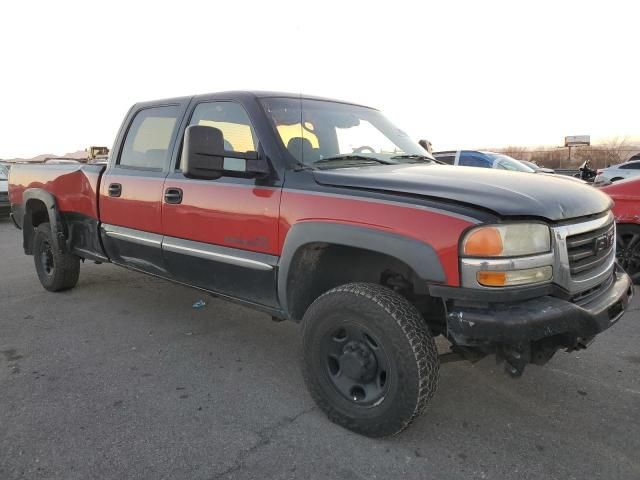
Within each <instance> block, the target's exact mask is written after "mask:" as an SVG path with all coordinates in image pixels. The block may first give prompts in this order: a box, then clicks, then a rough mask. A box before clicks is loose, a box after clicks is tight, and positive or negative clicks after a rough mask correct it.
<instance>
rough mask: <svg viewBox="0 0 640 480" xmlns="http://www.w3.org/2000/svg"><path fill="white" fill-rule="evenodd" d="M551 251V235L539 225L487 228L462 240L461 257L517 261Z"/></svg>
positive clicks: (542, 225)
mask: <svg viewBox="0 0 640 480" xmlns="http://www.w3.org/2000/svg"><path fill="white" fill-rule="evenodd" d="M550 250H551V232H550V230H549V227H548V226H546V225H544V224H542V223H511V224H505V225H487V226H481V227H477V228H474V229H473V230H471V231H469V232H468V233H467V234H466V235H465V237H464V239H463V240H462V255H463V256H465V257H483V258H487V257H519V256H523V255H536V254H539V253H545V252H548V251H550Z"/></svg>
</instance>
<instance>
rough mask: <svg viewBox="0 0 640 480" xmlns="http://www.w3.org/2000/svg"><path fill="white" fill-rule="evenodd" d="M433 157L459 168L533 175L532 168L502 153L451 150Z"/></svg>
mask: <svg viewBox="0 0 640 480" xmlns="http://www.w3.org/2000/svg"><path fill="white" fill-rule="evenodd" d="M433 156H434V157H435V158H436V159H437V160H441V161H443V162H444V163H447V164H449V165H456V166H460V167H480V168H498V169H500V170H511V171H514V172H526V173H535V170H534V169H533V168H531V167H528V166H527V165H524V164H523V163H521V162H520V161H519V160H516V159H515V158H511V157H510V156H508V155H504V154H502V153H493V152H482V151H479V150H457V151H456V150H453V151H446V152H434V154H433Z"/></svg>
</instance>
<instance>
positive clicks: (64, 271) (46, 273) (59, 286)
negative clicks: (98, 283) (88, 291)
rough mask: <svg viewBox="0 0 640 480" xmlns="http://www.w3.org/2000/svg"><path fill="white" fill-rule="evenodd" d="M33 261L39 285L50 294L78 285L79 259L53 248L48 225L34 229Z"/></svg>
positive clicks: (41, 225)
mask: <svg viewBox="0 0 640 480" xmlns="http://www.w3.org/2000/svg"><path fill="white" fill-rule="evenodd" d="M33 259H34V261H35V265H36V272H37V273H38V278H39V279H40V283H41V284H42V286H43V287H44V288H45V289H47V290H49V291H50V292H60V291H62V290H69V289H70V288H73V287H75V286H76V283H78V278H79V276H80V258H78V257H77V256H75V255H73V254H71V253H63V252H60V251H59V250H57V249H56V248H55V247H54V243H53V232H52V231H51V226H50V225H49V223H41V224H40V225H38V227H37V228H36V234H35V237H34V239H33Z"/></svg>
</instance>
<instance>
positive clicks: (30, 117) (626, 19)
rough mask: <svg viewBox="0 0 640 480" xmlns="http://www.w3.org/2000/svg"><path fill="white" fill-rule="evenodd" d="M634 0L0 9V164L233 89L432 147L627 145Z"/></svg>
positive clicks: (633, 81)
mask: <svg viewBox="0 0 640 480" xmlns="http://www.w3.org/2000/svg"><path fill="white" fill-rule="evenodd" d="M638 18H640V2H638V1H637V0H632V1H616V0H609V1H607V2H601V1H598V2H591V1H558V0H556V1H546V0H535V1H530V0H520V1H492V0H483V1H455V0H447V1H439V2H427V1H416V0H414V1H403V0H396V1H393V2H388V1H385V2H377V1H366V2H361V1H351V2H347V1H345V0H342V1H338V2H336V1H333V0H323V1H322V2H308V1H307V2H305V1H280V2H278V1H270V2H267V1H261V2H247V1H243V0H234V1H233V2H214V1H204V2H198V1H190V0H181V1H180V2H175V1H172V2H163V1H160V0H156V1H153V2H147V1H142V0H138V1H133V0H129V1H126V2H121V1H118V0H111V1H109V2H91V1H86V0H84V1H79V2H75V1H68V0H58V1H55V2H52V1H27V0H25V1H21V2H9V1H5V2H1V3H0V100H1V101H0V158H13V157H23V158H28V157H32V156H35V155H37V154H42V153H53V154H64V153H66V152H71V151H75V150H80V149H84V148H86V147H87V146H89V145H107V146H111V144H112V142H113V140H114V138H115V135H116V133H117V130H118V128H119V126H120V122H121V120H122V118H123V116H124V115H125V113H126V112H127V110H128V109H129V107H130V106H131V105H132V104H133V103H135V102H138V101H143V100H152V99H156V98H164V97H173V96H180V95H191V94H199V93H207V92H216V91H224V90H237V89H259V90H279V91H288V92H295V93H305V94H312V95H322V96H327V97H334V98H338V99H342V100H348V101H353V102H356V103H361V104H366V105H370V106H374V107H376V108H380V109H381V110H383V111H384V112H385V113H386V114H387V116H388V117H389V118H390V119H391V120H392V121H393V122H394V123H396V124H397V125H398V126H399V127H401V128H402V129H403V130H405V131H406V132H407V133H409V134H410V135H411V136H412V137H414V138H415V139H419V138H427V139H429V140H431V142H432V143H433V145H434V148H435V149H454V148H479V147H487V146H494V147H499V146H512V145H529V146H534V145H549V146H555V145H560V144H561V143H562V141H563V137H564V136H565V135H581V134H587V135H591V137H592V138H593V139H596V140H597V139H600V138H608V137H615V136H618V137H624V136H628V137H630V138H633V139H638V140H640V55H639V52H640V27H639V25H638Z"/></svg>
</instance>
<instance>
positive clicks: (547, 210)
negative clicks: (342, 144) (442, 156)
mask: <svg viewBox="0 0 640 480" xmlns="http://www.w3.org/2000/svg"><path fill="white" fill-rule="evenodd" d="M313 174H314V177H315V179H316V182H318V183H319V184H322V185H331V186H337V187H351V188H362V189H367V190H379V191H386V192H393V193H407V194H411V195H421V196H424V197H429V198H433V199H444V200H447V201H453V202H458V203H463V204H467V205H470V206H477V207H481V208H484V209H488V210H491V211H493V212H495V213H497V214H498V215H500V216H533V217H542V218H546V219H548V220H551V221H560V220H566V219H571V218H576V217H584V216H587V215H594V214H598V213H601V212H604V211H606V210H608V209H609V208H611V205H612V202H611V199H610V198H609V197H608V196H607V195H605V194H603V193H602V192H600V191H598V190H597V189H595V188H593V187H591V186H588V185H586V184H581V183H579V182H573V181H570V180H568V179H566V178H562V177H561V176H560V175H539V174H535V173H522V172H509V171H506V170H496V169H489V168H487V169H485V168H474V167H453V166H447V165H422V164H421V165H416V164H405V165H380V166H371V167H355V168H341V169H335V170H315V171H314V172H313Z"/></svg>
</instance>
